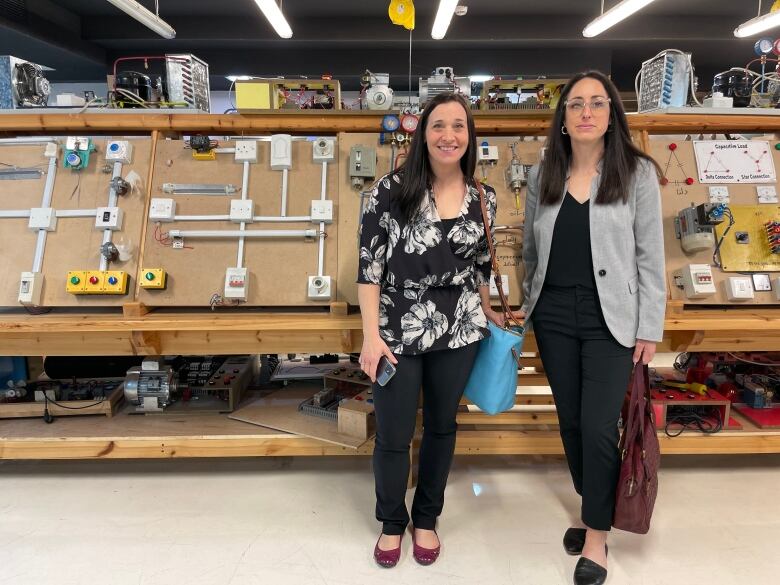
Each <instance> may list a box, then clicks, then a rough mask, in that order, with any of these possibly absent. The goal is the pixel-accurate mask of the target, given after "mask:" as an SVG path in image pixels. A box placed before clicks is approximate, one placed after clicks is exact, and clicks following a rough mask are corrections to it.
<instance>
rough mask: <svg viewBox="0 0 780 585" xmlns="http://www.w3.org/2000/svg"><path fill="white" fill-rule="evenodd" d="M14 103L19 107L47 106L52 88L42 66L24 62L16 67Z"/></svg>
mask: <svg viewBox="0 0 780 585" xmlns="http://www.w3.org/2000/svg"><path fill="white" fill-rule="evenodd" d="M13 88H14V101H15V102H16V105H17V106H18V107H25V106H45V105H46V104H48V102H49V92H50V90H51V87H50V85H49V80H48V79H46V78H45V77H44V76H43V70H42V69H41V66H40V65H36V64H35V63H27V62H26V61H22V62H20V63H17V64H16V65H15V66H14V75H13Z"/></svg>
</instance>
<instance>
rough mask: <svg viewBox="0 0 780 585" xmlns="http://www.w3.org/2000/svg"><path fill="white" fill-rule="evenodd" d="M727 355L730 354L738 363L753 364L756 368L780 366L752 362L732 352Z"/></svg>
mask: <svg viewBox="0 0 780 585" xmlns="http://www.w3.org/2000/svg"><path fill="white" fill-rule="evenodd" d="M726 353H727V354H729V355H730V356H731V357H733V358H734V359H735V360H737V361H738V362H744V363H746V364H753V365H754V366H770V367H771V366H780V364H773V363H762V362H754V361H751V360H748V359H745V358H742V357H739V356H738V355H736V354H734V353H732V352H730V351H727V352H726Z"/></svg>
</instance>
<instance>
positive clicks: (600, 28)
mask: <svg viewBox="0 0 780 585" xmlns="http://www.w3.org/2000/svg"><path fill="white" fill-rule="evenodd" d="M654 1H655V0H623V1H622V2H620V3H619V4H616V5H615V6H613V7H612V8H610V9H609V10H607V11H606V12H604V0H602V2H601V16H599V17H598V18H596V19H594V20H592V21H591V22H590V24H588V26H586V27H585V29H584V30H583V31H582V36H583V37H588V38H590V37H595V36H597V35H600V34H601V33H603V32H604V31H605V30H607V29H608V28H610V27H612V26H614V25H616V24H617V23H618V22H620V21H621V20H624V19H626V18H628V17H629V16H631V15H632V14H634V12H636V11H638V10H641V9H642V8H644V7H645V6H647V5H648V4H650V3H651V2H654Z"/></svg>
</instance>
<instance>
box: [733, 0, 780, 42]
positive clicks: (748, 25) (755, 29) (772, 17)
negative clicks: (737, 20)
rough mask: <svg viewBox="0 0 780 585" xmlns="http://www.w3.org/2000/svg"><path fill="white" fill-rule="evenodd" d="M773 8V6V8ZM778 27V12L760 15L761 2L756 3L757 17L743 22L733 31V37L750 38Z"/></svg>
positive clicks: (779, 18)
mask: <svg viewBox="0 0 780 585" xmlns="http://www.w3.org/2000/svg"><path fill="white" fill-rule="evenodd" d="M773 7H774V6H773ZM777 26H780V10H775V11H774V12H772V11H770V12H769V13H768V14H763V15H762V14H761V2H759V3H758V16H756V17H755V18H752V19H750V20H748V21H747V22H743V23H742V24H740V25H739V26H738V27H737V28H735V29H734V36H735V37H739V38H743V37H752V36H753V35H757V34H759V33H762V32H764V31H765V30H769V29H770V28H775V27H777Z"/></svg>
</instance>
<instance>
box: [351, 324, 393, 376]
mask: <svg viewBox="0 0 780 585" xmlns="http://www.w3.org/2000/svg"><path fill="white" fill-rule="evenodd" d="M383 355H385V356H387V359H389V360H390V363H392V364H393V365H395V364H397V363H398V360H397V359H395V356H394V355H393V352H392V351H390V348H389V347H387V344H386V343H385V342H384V340H383V339H382V338H381V337H380V336H379V332H378V331H377V333H376V335H374V336H371V337H363V348H362V349H361V350H360V359H359V363H360V369H361V370H363V371H364V372H365V373H366V374H368V377H369V378H371V381H372V382H376V370H377V366H378V365H379V360H380V359H381V357H382V356H383Z"/></svg>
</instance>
